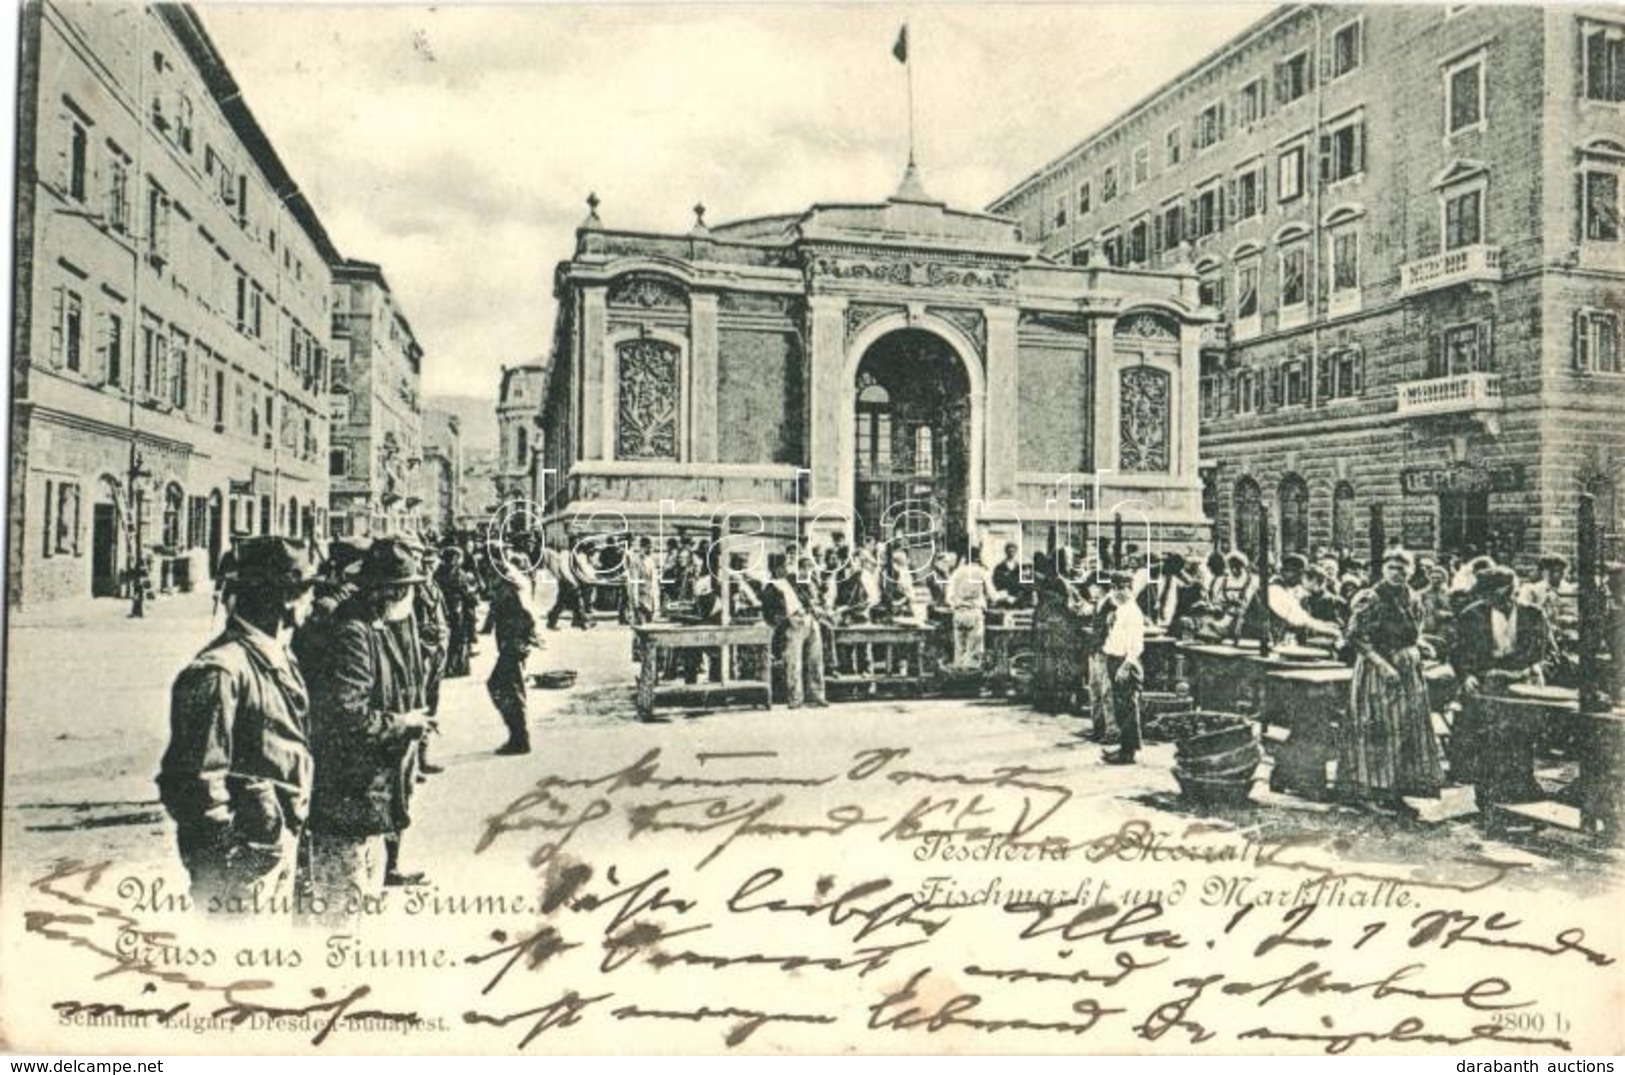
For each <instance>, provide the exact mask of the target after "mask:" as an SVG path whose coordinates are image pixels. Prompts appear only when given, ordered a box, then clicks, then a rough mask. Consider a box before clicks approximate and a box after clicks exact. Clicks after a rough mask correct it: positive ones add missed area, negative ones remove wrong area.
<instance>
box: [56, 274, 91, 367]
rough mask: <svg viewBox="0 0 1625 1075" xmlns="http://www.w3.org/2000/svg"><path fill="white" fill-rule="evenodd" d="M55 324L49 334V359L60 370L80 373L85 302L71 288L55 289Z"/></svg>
mask: <svg viewBox="0 0 1625 1075" xmlns="http://www.w3.org/2000/svg"><path fill="white" fill-rule="evenodd" d="M56 304H57V307H56V323H55V327H54V328H53V330H52V332H51V359H52V361H53V363H54V364H55V365H56V366H57V367H59V368H61V369H68V370H72V371H73V372H75V373H78V372H80V371H81V369H82V368H83V366H84V346H85V302H84V299H83V298H81V297H80V295H79V292H77V291H74V290H73V289H71V288H65V287H64V288H57V291H56Z"/></svg>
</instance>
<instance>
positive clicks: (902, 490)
mask: <svg viewBox="0 0 1625 1075" xmlns="http://www.w3.org/2000/svg"><path fill="white" fill-rule="evenodd" d="M856 389H857V392H856V402H855V414H854V420H855V425H854V430H855V434H854V448H855V451H854V463H855V470H856V473H855V474H854V483H853V490H854V500H855V503H854V504H853V510H854V515H855V517H856V522H857V536H858V540H859V541H864V540H868V539H871V538H872V539H875V540H878V541H881V542H884V543H886V544H887V545H889V546H892V547H903V548H906V549H908V551H909V560H910V562H911V563H912V564H913V565H914V566H916V567H920V566H923V565H924V564H925V562H926V561H927V560H928V559H929V557H930V555H931V550H932V548H933V546H934V547H935V548H937V549H944V548H947V549H963V548H965V545H966V537H967V535H966V532H965V525H966V523H965V520H966V511H967V507H968V505H967V503H966V500H967V496H968V492H967V490H968V481H969V472H970V465H969V450H968V448H969V443H970V386H969V384H968V382H967V380H966V376H965V371H964V370H963V369H962V368H961V366H960V363H959V358H958V356H957V355H956V354H955V353H954V351H953V350H952V348H950V347H949V346H948V344H947V343H946V342H944V341H943V340H942V339H940V338H939V337H937V336H935V335H932V334H931V333H929V332H924V331H921V330H918V329H900V330H898V331H896V332H892V333H888V334H887V335H885V336H883V337H881V338H880V339H879V340H877V341H876V342H875V343H874V345H873V346H871V347H870V348H869V349H868V350H867V351H866V352H865V353H864V356H863V359H862V361H861V362H860V363H859V364H858V375H857V385H856Z"/></svg>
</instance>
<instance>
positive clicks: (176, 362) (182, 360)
mask: <svg viewBox="0 0 1625 1075" xmlns="http://www.w3.org/2000/svg"><path fill="white" fill-rule="evenodd" d="M189 345H190V341H189V340H187V338H186V337H185V336H183V335H181V334H180V333H178V332H177V333H175V336H174V339H173V340H172V341H171V343H170V348H169V402H170V405H171V406H173V407H174V408H175V409H176V410H180V411H184V410H186V399H187V390H188V388H189V387H190V386H189V384H188V381H189V379H190V377H191V358H192V356H191V354H190V346H189Z"/></svg>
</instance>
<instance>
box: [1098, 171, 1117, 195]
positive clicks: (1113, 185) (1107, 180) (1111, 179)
mask: <svg viewBox="0 0 1625 1075" xmlns="http://www.w3.org/2000/svg"><path fill="white" fill-rule="evenodd" d="M1116 197H1117V165H1115V164H1108V165H1106V170H1105V171H1103V172H1101V173H1100V200H1101V202H1102V203H1104V202H1109V201H1111V200H1112V199H1113V198H1116Z"/></svg>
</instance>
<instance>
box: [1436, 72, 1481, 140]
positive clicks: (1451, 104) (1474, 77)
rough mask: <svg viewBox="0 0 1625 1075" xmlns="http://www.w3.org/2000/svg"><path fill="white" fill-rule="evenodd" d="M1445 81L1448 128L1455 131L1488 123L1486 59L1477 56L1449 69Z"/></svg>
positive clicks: (1453, 132) (1451, 131) (1446, 126)
mask: <svg viewBox="0 0 1625 1075" xmlns="http://www.w3.org/2000/svg"><path fill="white" fill-rule="evenodd" d="M1444 83H1445V131H1446V133H1449V134H1455V133H1456V132H1457V131H1465V130H1469V129H1471V128H1473V127H1477V126H1479V125H1480V124H1482V123H1483V122H1484V59H1483V57H1482V56H1475V57H1473V58H1472V59H1470V60H1464V61H1462V62H1461V63H1459V64H1456V65H1455V66H1454V67H1450V68H1447V69H1446V70H1445V74H1444Z"/></svg>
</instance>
